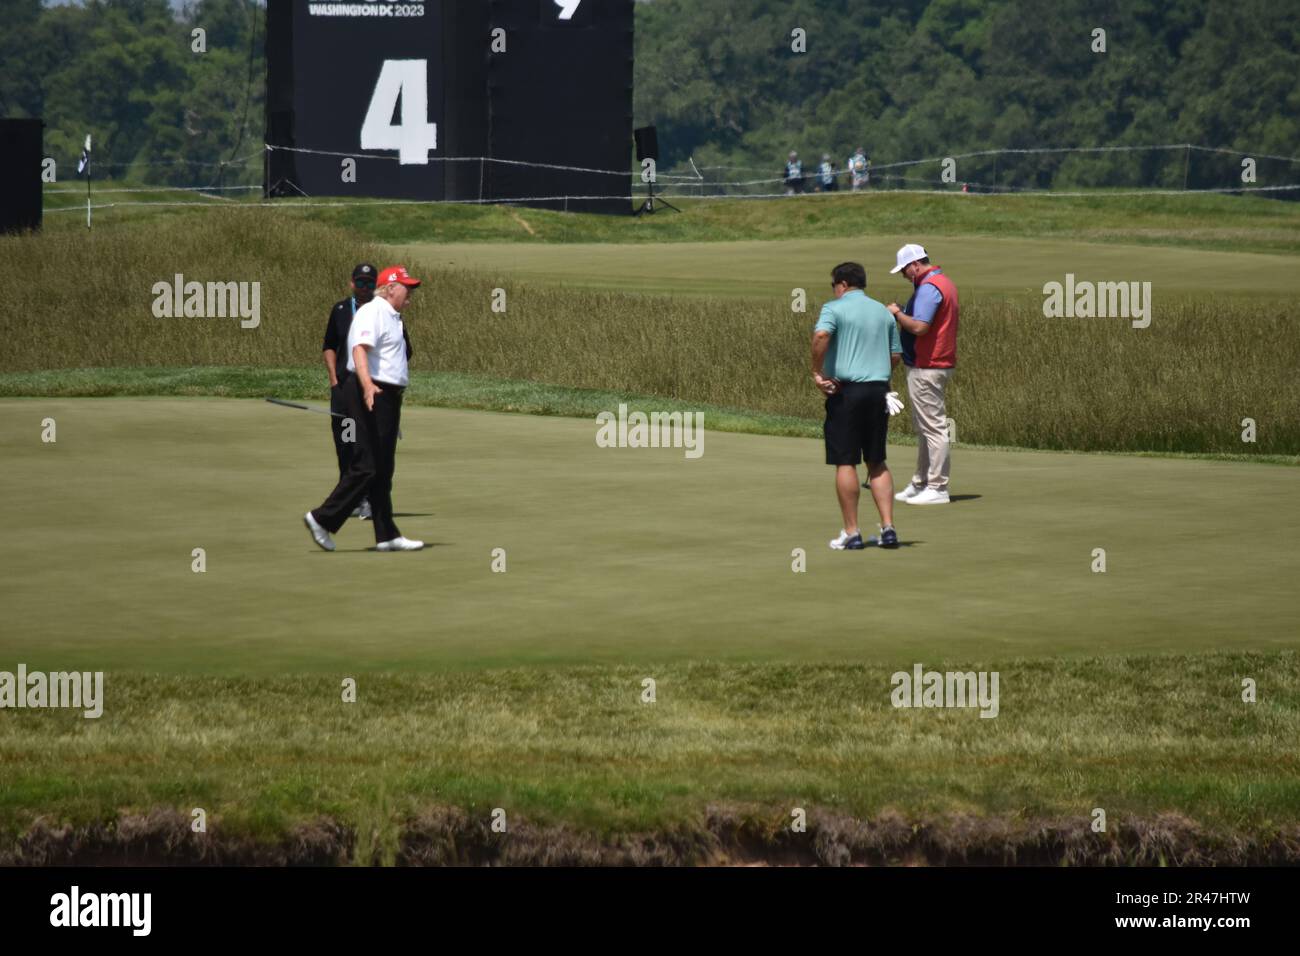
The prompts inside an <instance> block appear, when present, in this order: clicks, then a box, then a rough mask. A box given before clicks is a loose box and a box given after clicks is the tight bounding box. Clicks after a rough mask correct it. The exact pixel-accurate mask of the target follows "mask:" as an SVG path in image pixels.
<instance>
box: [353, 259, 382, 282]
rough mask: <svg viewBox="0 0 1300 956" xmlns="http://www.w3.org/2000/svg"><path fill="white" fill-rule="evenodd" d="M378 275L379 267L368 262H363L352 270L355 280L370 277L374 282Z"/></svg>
mask: <svg viewBox="0 0 1300 956" xmlns="http://www.w3.org/2000/svg"><path fill="white" fill-rule="evenodd" d="M378 275H379V270H378V269H376V268H375V267H374V266H372V265H371V264H370V263H368V262H363V263H361V265H359V266H357V267H356V268H355V269H353V270H352V281H354V282H355V281H356V280H357V279H369V280H370V281H371V282H374V281H375V279H376V277H378Z"/></svg>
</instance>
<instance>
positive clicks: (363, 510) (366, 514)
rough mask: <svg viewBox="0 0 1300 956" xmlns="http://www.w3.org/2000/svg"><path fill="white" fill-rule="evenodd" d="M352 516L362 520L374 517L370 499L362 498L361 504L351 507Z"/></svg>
mask: <svg viewBox="0 0 1300 956" xmlns="http://www.w3.org/2000/svg"><path fill="white" fill-rule="evenodd" d="M352 517H354V518H360V519H361V520H362V521H369V520H370V519H371V518H373V517H374V512H373V511H372V510H371V508H370V499H368V498H362V499H361V504H359V505H357V506H356V507H355V508H353V509H352Z"/></svg>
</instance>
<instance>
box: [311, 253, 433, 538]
mask: <svg viewBox="0 0 1300 956" xmlns="http://www.w3.org/2000/svg"><path fill="white" fill-rule="evenodd" d="M419 284H420V280H419V279H414V278H412V277H411V276H409V275H408V274H407V272H406V267H405V266H390V267H389V268H387V269H385V270H384V271H383V272H381V273H380V274H379V278H378V280H377V281H376V288H375V297H374V298H373V299H371V300H370V301H369V302H367V303H366V304H365V305H363V306H362V307H361V308H359V309H357V314H356V315H355V316H354V317H353V319H352V327H351V328H350V329H349V330H348V371H349V372H351V373H352V374H351V375H350V376H349V377H348V381H347V384H346V385H345V386H344V388H345V392H346V394H345V395H344V400H345V402H346V404H347V413H348V417H349V418H350V419H352V421H353V422H355V424H356V443H355V444H356V447H355V448H354V449H353V451H352V460H351V461H350V462H349V464H348V470H347V472H346V473H345V474H344V475H343V477H342V478H340V479H339V483H338V484H337V485H335V487H334V490H333V491H331V492H330V495H329V497H328V498H326V499H325V503H324V504H322V505H321V506H320V507H319V508H316V509H314V510H312V511H309V512H307V514H306V515H304V516H303V523H304V524H306V525H307V530H308V531H310V532H311V536H312V540H313V541H315V542H316V544H318V545H319V546H320V547H321V548H322V549H324V550H325V551H333V550H334V539H333V538H332V537H331V535H332V534H335V533H337V532H338V530H339V529H340V528H342V527H343V523H344V522H345V521H347V519H348V517H349V516H350V515H351V514H352V511H353V509H355V508H356V507H357V505H358V504H360V503H361V499H362V498H364V497H367V496H368V497H369V499H370V508H371V512H372V521H373V522H374V527H375V550H376V551H419V550H420V549H421V548H423V547H424V542H423V541H412V540H411V539H409V538H404V537H402V533H401V532H400V531H398V530H397V525H396V524H395V523H394V522H393V496H392V491H393V470H394V468H395V466H396V456H397V434H398V429H399V426H400V425H401V419H402V393H403V391H405V389H406V385H407V383H408V382H409V381H410V375H409V372H408V369H407V364H406V337H405V328H404V327H403V325H402V309H404V308H405V307H406V304H407V303H408V302H409V301H410V297H411V293H412V291H413V290H414V289H415V288H416V287H417V286H419Z"/></svg>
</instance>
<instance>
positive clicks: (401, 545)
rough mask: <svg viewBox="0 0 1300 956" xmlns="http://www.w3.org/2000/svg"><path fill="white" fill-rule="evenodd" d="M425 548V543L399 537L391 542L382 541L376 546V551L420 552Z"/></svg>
mask: <svg viewBox="0 0 1300 956" xmlns="http://www.w3.org/2000/svg"><path fill="white" fill-rule="evenodd" d="M423 547H424V542H423V541H412V540H411V539H410V538H403V537H402V536H401V535H398V536H397V537H396V538H393V540H391V541H380V542H379V543H378V544H377V545H375V550H376V551H419V550H420V549H421V548H423Z"/></svg>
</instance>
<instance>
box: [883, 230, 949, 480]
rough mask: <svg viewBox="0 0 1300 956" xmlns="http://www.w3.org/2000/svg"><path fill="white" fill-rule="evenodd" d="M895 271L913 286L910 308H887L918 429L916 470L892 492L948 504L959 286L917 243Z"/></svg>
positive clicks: (904, 252)
mask: <svg viewBox="0 0 1300 956" xmlns="http://www.w3.org/2000/svg"><path fill="white" fill-rule="evenodd" d="M889 271H890V272H891V273H895V272H901V273H903V276H904V277H905V278H906V279H907V280H908V281H910V282H911V283H912V285H913V286H915V291H913V293H912V297H911V298H910V299H908V300H907V308H905V309H901V308H899V306H898V303H897V302H891V303H890V304H889V305H888V306H887V308H888V309H889V311H890V312H891V313H892V314H893V316H894V320H895V321H896V322H897V323H898V332H899V338H900V339H901V340H902V343H903V362H904V364H906V365H907V393H908V395H909V396H910V397H911V400H912V401H911V405H912V430H913V431H915V432H916V473H915V474H913V475H912V481H911V483H910V484H909V485H908V486H907V487H906V488H904V489H903V490H902V491H900V492H899V493H898V494H896V495H894V497H895V498H896V499H897V500H899V501H905V502H907V503H908V504H909V505H946V504H947V503H948V458H949V455H948V449H949V442H948V411H947V408H946V406H945V404H944V395H945V393H946V391H947V388H948V380H949V379H950V378H951V377H952V370H953V368H955V367H956V365H957V318H958V315H959V314H960V312H961V308H960V306H959V305H958V303H957V287H956V286H955V285H953V282H952V280H951V279H949V278H948V277H947V276H946V275H944V274H943V270H942V269H940V268H939V267H938V266H935V265H931V263H930V257H929V255H927V253H926V251H925V250H924V249H923V248H921V247H920V246H918V245H916V244H915V243H908V244H907V245H905V246H903V248H901V249H899V250H898V262H897V264H896V265H895V266H894V268H892V269H890V270H889Z"/></svg>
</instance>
